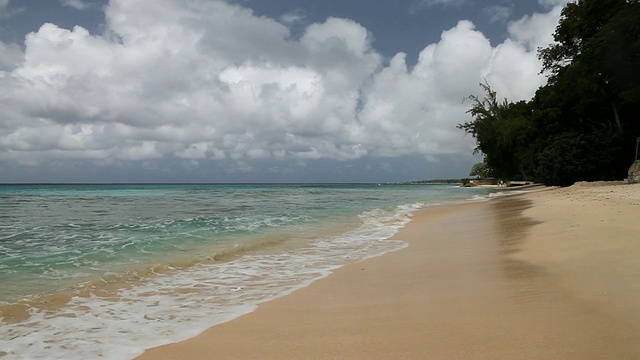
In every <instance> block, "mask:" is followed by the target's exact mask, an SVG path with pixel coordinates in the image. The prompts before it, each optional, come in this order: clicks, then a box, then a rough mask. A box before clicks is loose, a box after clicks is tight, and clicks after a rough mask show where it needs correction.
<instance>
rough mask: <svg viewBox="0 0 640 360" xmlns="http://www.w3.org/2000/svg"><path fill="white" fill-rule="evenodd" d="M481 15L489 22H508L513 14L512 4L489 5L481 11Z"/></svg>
mask: <svg viewBox="0 0 640 360" xmlns="http://www.w3.org/2000/svg"><path fill="white" fill-rule="evenodd" d="M482 13H483V14H484V15H485V16H486V17H487V18H488V19H489V21H490V22H492V23H493V22H500V21H506V20H508V19H509V18H510V17H511V15H512V14H513V4H511V6H504V5H491V6H488V7H486V8H484V9H483V10H482Z"/></svg>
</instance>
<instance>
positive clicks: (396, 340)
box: [138, 185, 640, 359]
mask: <svg viewBox="0 0 640 360" xmlns="http://www.w3.org/2000/svg"><path fill="white" fill-rule="evenodd" d="M620 186H623V187H627V188H625V189H624V190H625V191H626V193H624V194H619V193H620V190H621V189H623V188H621V187H620ZM629 186H630V187H629ZM596 187H597V189H596V190H593V189H594V188H596ZM607 194H609V195H607ZM600 195H602V197H603V199H605V200H609V202H603V201H601V199H599V198H598V196H600ZM606 196H609V198H608V199H607V198H606ZM636 196H637V199H636ZM594 197H595V198H594ZM585 204H586V206H585ZM576 205H577V206H576ZM638 206H640V186H635V185H603V186H597V185H577V186H574V187H571V188H563V189H554V190H550V191H536V192H531V193H526V194H519V195H514V196H509V197H502V198H498V199H494V200H492V201H487V202H482V203H471V204H462V205H453V206H443V207H441V208H440V207H438V208H428V209H425V210H422V211H420V212H418V213H416V214H415V215H414V217H413V221H412V222H410V223H409V224H408V225H407V226H406V227H405V228H403V229H402V230H401V231H400V232H399V233H398V234H397V235H396V236H394V237H393V238H392V239H396V240H403V241H406V242H407V243H408V244H409V246H408V247H406V248H404V249H401V250H398V251H395V252H391V253H387V254H385V255H383V256H380V257H376V258H370V259H367V260H364V261H361V262H356V263H352V264H348V265H346V266H344V267H342V268H339V269H337V270H335V271H334V272H333V273H332V274H331V275H329V276H328V277H325V278H323V279H321V280H318V281H316V282H314V283H313V284H311V285H310V286H308V287H305V288H302V289H300V290H297V291H296V292H294V293H292V294H289V295H287V296H284V297H281V298H278V299H275V300H271V301H269V302H266V303H263V304H261V305H260V306H259V307H258V308H257V310H255V311H254V312H251V313H249V314H247V315H244V316H242V317H239V318H237V319H235V320H232V321H230V322H227V323H224V324H220V325H217V326H214V327H212V328H210V329H209V330H207V331H205V332H204V333H202V334H201V335H199V336H197V337H195V338H191V339H189V340H186V341H183V342H179V343H175V344H169V345H164V346H161V347H158V348H153V349H148V350H147V351H146V352H145V353H144V354H143V355H142V356H140V357H139V358H138V359H206V358H210V357H211V356H214V355H215V356H217V357H220V358H231V359H233V358H235V359H250V358H256V357H259V358H274V359H276V358H278V359H282V358H285V359H286V358H291V359H293V358H300V356H301V354H303V355H302V357H304V358H317V359H321V358H343V359H383V358H425V357H427V358H435V359H440V358H442V359H451V358H474V359H480V358H486V359H490V358H521V359H557V358H580V359H601V358H617V359H625V358H627V359H633V358H637V357H638V356H640V345H638V344H640V327H639V326H638V325H637V324H638V323H637V322H636V321H635V320H636V319H637V318H638V317H639V316H640V315H639V314H640V307H639V305H638V304H636V301H635V300H636V296H634V294H637V292H633V291H634V290H635V289H640V284H639V281H638V280H637V279H638V278H637V277H634V275H637V274H640V261H637V260H635V257H633V255H632V253H633V252H634V251H636V250H637V253H636V254H638V253H640V246H639V245H638V244H636V243H637V241H635V242H634V241H632V240H633V239H635V237H634V236H633V235H634V234H637V233H639V232H638V231H640V228H639V227H638V225H637V224H636V223H634V222H633V220H634V219H635V217H634V215H633V212H631V213H629V210H634V209H635V210H636V211H637V209H638ZM568 214H571V215H572V216H568ZM593 216H596V217H600V218H603V219H602V220H604V221H602V222H600V221H593V219H592V217H593ZM607 219H614V220H615V223H614V224H613V225H612V224H609V223H608V222H607V221H606V220H607ZM576 224H588V226H582V228H583V229H581V228H580V226H574V225H576ZM605 224H609V225H605ZM611 226H614V227H613V228H619V230H617V231H616V233H615V237H611V238H610V239H608V241H607V242H602V241H598V239H594V238H593V236H592V235H593V234H596V237H597V236H600V237H602V234H605V236H606V234H607V233H608V231H611V229H612V227H611ZM616 226H617V227H616ZM583 230H584V231H583ZM579 231H583V233H579V234H578V233H577V232H579ZM569 233H571V234H569ZM598 234H600V235H598ZM569 235H572V236H574V237H573V238H571V239H572V242H571V244H570V245H567V244H568V243H569V242H560V241H558V239H564V238H569ZM584 239H587V240H584ZM567 246H569V249H567V248H566V247H567ZM576 248H578V249H582V252H581V253H580V251H578V252H577V253H576V251H577V250H576ZM571 249H573V250H571ZM603 249H604V250H603ZM607 249H608V250H612V249H613V250H612V252H607V251H605V250H607ZM572 251H573V252H572ZM629 252H631V254H629ZM581 254H582V255H581ZM585 254H588V256H586V255H585ZM605 255H606V256H605ZM585 256H586V258H585ZM621 261H622V262H623V264H624V265H625V266H624V269H622V270H621V268H622V266H620V265H621ZM596 265H597V266H596ZM602 269H604V270H602ZM594 274H598V276H599V277H601V278H602V279H600V280H599V281H598V282H596V283H595V285H594V283H593V282H591V283H590V280H592V279H593V278H592V276H593V275H594ZM619 278H622V279H623V281H622V282H621V281H619ZM598 284H600V285H602V284H612V285H611V286H609V287H608V288H610V289H612V290H609V291H608V292H607V294H609V295H608V296H605V295H603V294H602V288H601V287H599V286H598Z"/></svg>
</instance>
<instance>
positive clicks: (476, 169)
mask: <svg viewBox="0 0 640 360" xmlns="http://www.w3.org/2000/svg"><path fill="white" fill-rule="evenodd" d="M492 172H493V170H492V169H491V168H490V167H489V166H488V165H487V162H486V160H485V161H482V162H479V163H475V164H473V166H472V167H471V171H470V172H469V176H475V177H478V178H488V177H492V176H493V175H492Z"/></svg>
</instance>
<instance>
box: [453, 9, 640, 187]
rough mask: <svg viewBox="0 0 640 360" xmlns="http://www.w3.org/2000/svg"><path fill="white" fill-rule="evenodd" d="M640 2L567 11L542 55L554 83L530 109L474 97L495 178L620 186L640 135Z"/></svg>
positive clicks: (480, 147)
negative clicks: (602, 182) (601, 182)
mask: <svg viewBox="0 0 640 360" xmlns="http://www.w3.org/2000/svg"><path fill="white" fill-rule="evenodd" d="M638 19H640V1H638V0H577V1H575V2H571V3H569V4H567V5H566V6H565V8H564V9H563V11H562V16H561V19H560V22H559V24H558V27H557V28H556V31H555V33H554V39H555V40H556V43H555V44H553V45H550V46H549V47H547V48H546V49H541V50H540V52H539V56H540V59H541V60H542V62H543V67H544V70H545V71H546V72H547V73H548V74H549V82H548V84H547V85H546V86H543V87H541V88H540V89H538V91H537V92H536V95H535V97H534V98H533V99H532V100H531V101H529V102H526V103H525V102H519V103H509V102H508V101H507V100H506V99H505V100H504V101H502V102H500V101H498V100H497V94H496V93H495V92H494V91H493V90H491V88H490V87H489V85H488V84H481V87H482V89H483V90H484V91H485V94H486V96H485V98H483V99H480V98H478V97H474V96H471V97H470V98H471V100H472V101H473V105H472V107H471V109H469V111H468V112H469V113H470V114H471V115H472V116H473V118H474V119H473V120H472V121H469V122H466V123H463V124H460V125H458V128H460V129H462V130H464V131H466V132H467V133H469V134H471V135H473V136H474V137H475V139H476V143H477V147H476V152H482V153H483V154H485V160H486V163H487V165H488V166H489V167H490V168H492V169H493V170H494V171H495V175H496V176H497V177H501V178H506V177H508V178H509V179H530V180H536V181H541V182H544V183H545V184H548V185H563V186H564V185H570V184H572V183H573V182H575V181H579V180H587V181H593V180H611V179H621V178H623V177H624V176H625V174H626V170H627V168H628V166H629V164H631V162H632V161H633V159H634V156H635V139H636V138H637V137H638V136H639V135H640V21H639V20H638Z"/></svg>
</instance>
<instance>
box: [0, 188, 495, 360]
mask: <svg viewBox="0 0 640 360" xmlns="http://www.w3.org/2000/svg"><path fill="white" fill-rule="evenodd" d="M495 193H496V191H495V190H491V189H462V188H458V187H456V186H451V185H377V184H368V185H352V184H345V185H322V184H320V185H307V184H287V185H20V186H8V185H5V186H0V281H1V282H2V290H1V292H0V307H1V309H0V311H1V314H0V315H2V317H3V318H4V320H3V324H2V326H1V327H0V354H3V353H4V354H5V355H4V356H3V357H2V359H58V358H59V359H62V358H64V359H84V358H91V357H96V356H102V357H104V358H107V359H129V358H132V357H134V356H135V355H137V354H140V353H141V352H142V351H143V350H144V349H145V348H149V347H152V346H156V345H160V344H164V343H168V342H174V341H178V340H181V339H185V338H188V337H191V336H194V335H196V334H198V333H200V332H201V331H203V330H205V329H206V328H208V327H210V326H212V325H215V324H217V323H221V322H224V321H228V320H230V319H232V318H234V317H237V316H239V315H241V314H244V313H246V312H249V311H252V310H253V309H254V308H255V307H256V306H257V305H258V304H259V303H261V302H264V301H267V300H269V299H272V298H275V297H279V296H282V295H285V294H287V293H290V292H292V291H295V290H296V289H298V288H300V287H303V286H306V285H307V284H309V283H310V282H312V281H314V280H316V279H318V278H321V277H323V276H326V275H328V274H329V273H330V272H331V271H332V270H333V269H335V268H337V267H340V266H342V265H344V264H346V263H349V262H353V261H358V260H361V259H365V258H368V257H372V256H377V255H380V254H384V253H386V252H389V251H394V250H397V249H400V248H402V247H404V246H405V244H404V243H403V242H401V241H387V240H386V239H388V238H390V237H391V236H393V235H394V234H395V233H396V232H397V231H398V230H399V229H400V228H402V227H403V226H404V225H405V224H406V223H407V222H409V221H410V216H411V213H412V212H414V211H416V210H417V209H420V208H422V207H425V206H437V205H438V204H444V203H453V202H464V201H478V200H483V199H486V198H487V197H489V196H492V194H495Z"/></svg>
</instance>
